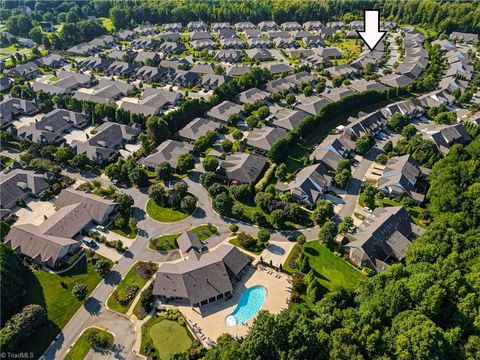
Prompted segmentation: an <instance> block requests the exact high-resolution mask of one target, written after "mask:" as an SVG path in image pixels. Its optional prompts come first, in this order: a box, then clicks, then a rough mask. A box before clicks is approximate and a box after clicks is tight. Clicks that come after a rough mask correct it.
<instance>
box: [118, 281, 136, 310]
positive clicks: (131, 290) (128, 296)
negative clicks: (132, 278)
mask: <svg viewBox="0 0 480 360" xmlns="http://www.w3.org/2000/svg"><path fill="white" fill-rule="evenodd" d="M138 290H139V287H138V286H136V285H132V286H129V287H128V288H127V290H126V291H125V295H124V296H123V298H122V299H119V300H117V301H118V302H119V304H120V305H122V306H127V305H128V304H130V303H131V302H132V301H133V299H135V296H137V293H138ZM117 297H118V295H117Z"/></svg>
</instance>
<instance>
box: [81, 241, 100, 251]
mask: <svg viewBox="0 0 480 360" xmlns="http://www.w3.org/2000/svg"><path fill="white" fill-rule="evenodd" d="M83 243H84V244H85V245H87V246H88V247H90V248H92V249H96V248H98V244H97V243H96V242H95V241H94V240H92V239H84V240H83Z"/></svg>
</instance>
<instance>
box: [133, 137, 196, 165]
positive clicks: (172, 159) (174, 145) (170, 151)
mask: <svg viewBox="0 0 480 360" xmlns="http://www.w3.org/2000/svg"><path fill="white" fill-rule="evenodd" d="M192 152H193V145H190V144H185V143H182V142H180V141H176V140H165V141H164V142H163V143H161V144H160V145H159V146H158V147H157V148H156V149H155V152H154V153H152V154H150V155H148V156H146V157H144V158H141V159H140V160H139V161H138V162H139V163H140V164H142V165H143V166H145V167H146V168H148V169H149V170H152V171H154V170H155V168H156V167H157V166H158V165H159V164H160V163H162V162H164V161H166V162H168V163H169V164H170V165H172V166H173V167H174V168H175V167H177V162H178V158H179V157H180V155H183V154H189V153H192Z"/></svg>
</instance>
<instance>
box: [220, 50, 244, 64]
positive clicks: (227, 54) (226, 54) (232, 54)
mask: <svg viewBox="0 0 480 360" xmlns="http://www.w3.org/2000/svg"><path fill="white" fill-rule="evenodd" d="M241 58H242V53H241V52H240V51H238V50H228V49H225V50H218V51H217V53H216V54H215V61H218V62H228V63H234V62H237V61H240V59H241Z"/></svg>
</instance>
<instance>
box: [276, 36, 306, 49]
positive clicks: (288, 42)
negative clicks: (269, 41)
mask: <svg viewBox="0 0 480 360" xmlns="http://www.w3.org/2000/svg"><path fill="white" fill-rule="evenodd" d="M273 43H274V44H275V47H277V48H282V49H291V48H296V47H299V46H300V45H298V42H297V40H296V39H294V38H293V37H288V38H282V37H277V38H275V39H273Z"/></svg>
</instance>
